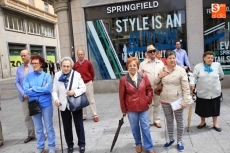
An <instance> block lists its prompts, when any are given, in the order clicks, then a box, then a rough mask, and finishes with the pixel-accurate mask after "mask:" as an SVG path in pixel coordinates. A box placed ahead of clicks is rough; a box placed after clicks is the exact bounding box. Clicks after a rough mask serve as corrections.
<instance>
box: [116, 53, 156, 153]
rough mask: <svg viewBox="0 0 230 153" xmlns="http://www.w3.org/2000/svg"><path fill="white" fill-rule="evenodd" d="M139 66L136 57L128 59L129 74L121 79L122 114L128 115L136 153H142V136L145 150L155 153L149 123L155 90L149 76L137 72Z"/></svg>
mask: <svg viewBox="0 0 230 153" xmlns="http://www.w3.org/2000/svg"><path fill="white" fill-rule="evenodd" d="M139 64H140V63H139V61H138V59H137V58H136V57H131V58H128V59H127V62H126V67H127V69H128V71H129V73H128V74H126V75H125V76H123V77H122V78H121V79H120V85H119V97H120V105H121V110H122V113H123V114H124V115H125V114H126V113H127V114H128V118H129V122H130V126H131V129H132V133H133V137H134V139H135V144H136V152H137V153H140V152H142V140H141V135H142V138H143V143H144V148H145V150H146V151H147V152H148V153H154V151H153V143H152V138H151V135H150V131H149V122H148V108H149V106H148V105H149V104H151V103H152V97H153V90H152V88H151V84H150V82H149V80H148V78H147V76H146V75H145V74H142V73H139V72H137V70H138V67H139ZM141 133H142V134H141Z"/></svg>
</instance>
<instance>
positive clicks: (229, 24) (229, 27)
mask: <svg viewBox="0 0 230 153" xmlns="http://www.w3.org/2000/svg"><path fill="white" fill-rule="evenodd" d="M228 30H230V22H228Z"/></svg>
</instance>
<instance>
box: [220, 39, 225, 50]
mask: <svg viewBox="0 0 230 153" xmlns="http://www.w3.org/2000/svg"><path fill="white" fill-rule="evenodd" d="M220 49H225V48H224V42H223V41H221V42H220Z"/></svg>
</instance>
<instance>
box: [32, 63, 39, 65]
mask: <svg viewBox="0 0 230 153" xmlns="http://www.w3.org/2000/svg"><path fill="white" fill-rule="evenodd" d="M38 64H39V63H31V65H38Z"/></svg>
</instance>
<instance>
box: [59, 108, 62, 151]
mask: <svg viewBox="0 0 230 153" xmlns="http://www.w3.org/2000/svg"><path fill="white" fill-rule="evenodd" d="M58 122H59V130H60V139H61V152H62V153H63V144H62V133H61V119H60V110H59V108H58Z"/></svg>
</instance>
